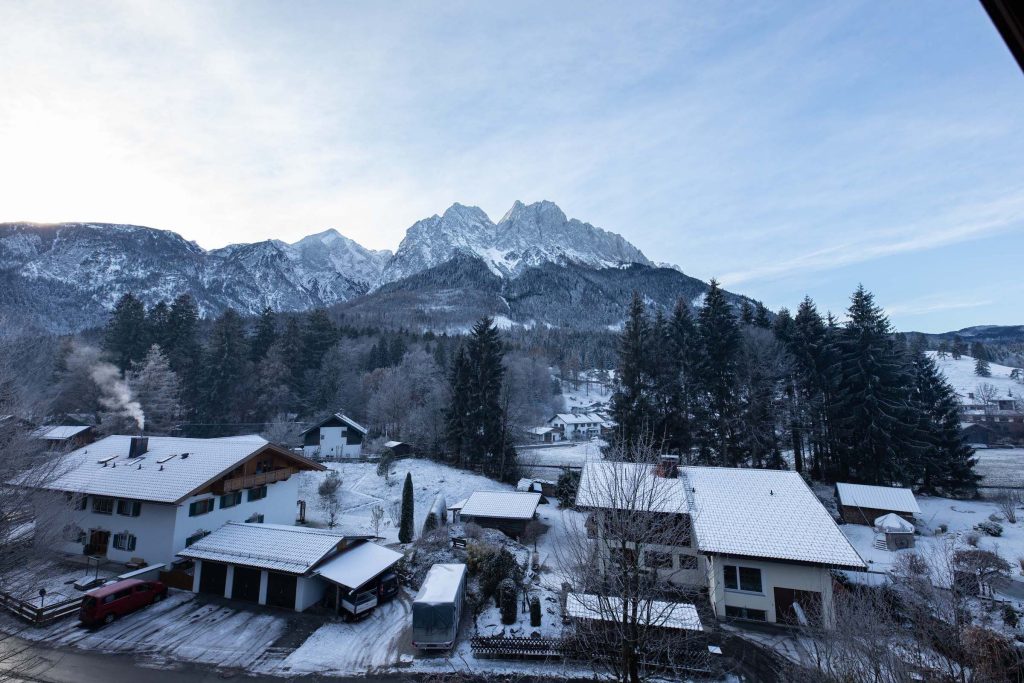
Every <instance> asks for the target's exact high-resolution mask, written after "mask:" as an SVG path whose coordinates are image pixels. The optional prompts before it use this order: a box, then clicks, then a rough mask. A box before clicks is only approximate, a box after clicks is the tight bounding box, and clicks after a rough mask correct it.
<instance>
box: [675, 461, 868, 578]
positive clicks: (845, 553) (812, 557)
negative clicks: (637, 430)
mask: <svg viewBox="0 0 1024 683" xmlns="http://www.w3.org/2000/svg"><path fill="white" fill-rule="evenodd" d="M680 474H681V475H682V476H683V477H684V478H685V480H686V482H687V485H688V486H689V488H690V491H689V495H690V496H691V500H692V503H691V505H692V508H693V509H692V512H691V514H690V518H691V522H692V524H693V530H694V535H695V536H696V539H697V547H698V548H699V549H700V550H701V551H702V552H705V553H718V554H723V555H741V556H747V557H763V558H768V559H777V560H791V561H796V562H807V563H811V564H820V565H827V566H835V567H850V568H858V569H860V568H863V567H864V566H865V565H864V561H863V560H862V559H861V557H860V555H858V554H857V551H856V550H854V548H853V546H851V545H850V542H849V541H848V540H847V539H846V537H845V536H844V535H843V534H842V532H841V531H840V530H839V527H838V526H837V525H836V523H835V521H834V520H833V519H832V516H831V515H830V514H829V513H828V511H827V510H825V507H824V506H823V505H822V504H821V501H819V500H818V498H817V496H815V495H814V493H813V492H812V491H811V489H810V488H808V486H807V484H806V483H805V482H804V480H803V478H801V476H800V475H799V474H798V473H796V472H790V471H780V470H760V469H748V468H732V467H681V468H680Z"/></svg>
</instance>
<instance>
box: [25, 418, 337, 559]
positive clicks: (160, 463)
mask: <svg viewBox="0 0 1024 683" xmlns="http://www.w3.org/2000/svg"><path fill="white" fill-rule="evenodd" d="M322 469H324V467H323V465H319V464H317V463H315V462H311V461H309V460H307V459H305V458H303V457H302V456H300V455H296V454H294V453H291V452H289V451H286V450H284V449H282V448H279V447H277V446H274V445H272V444H270V443H268V442H267V441H266V440H264V439H262V438H260V437H259V436H255V435H252V436H234V437H226V438H220V439H184V438H177V437H161V436H151V437H140V436H108V437H106V438H105V439H101V440H100V441H97V442H95V443H92V444H90V445H88V446H85V447H84V448H80V449H78V450H75V451H72V452H70V453H67V454H65V455H63V456H61V459H60V461H59V464H58V466H57V471H58V473H59V474H58V476H56V477H54V478H53V479H52V480H45V479H43V480H42V481H41V482H37V481H36V480H35V479H34V478H29V479H24V480H22V481H21V482H12V483H15V484H22V485H28V484H32V485H33V486H34V487H35V488H41V489H43V490H44V491H46V492H48V493H50V494H52V495H45V494H44V495H40V496H37V497H36V518H37V519H42V520H54V519H56V520H58V521H59V522H60V524H61V527H59V528H63V529H64V534H63V537H62V539H63V540H62V541H60V542H59V548H57V549H58V550H60V551H63V552H65V553H73V554H77V555H81V554H83V553H85V554H88V555H93V556H100V557H106V558H108V559H110V560H114V561H117V562H125V563H127V562H132V563H136V564H141V563H142V562H145V563H148V564H165V563H168V562H171V561H172V560H173V559H174V556H175V553H177V552H178V551H179V550H181V549H183V548H185V547H186V546H188V545H190V544H192V543H194V542H195V541H196V540H198V539H199V538H202V537H203V536H204V535H206V534H207V533H209V532H211V531H213V530H214V529H217V528H219V527H220V526H221V525H223V524H225V523H226V522H241V521H246V520H248V521H259V522H270V523H285V524H290V523H292V522H294V521H295V506H296V499H297V497H298V495H297V493H298V482H297V478H295V477H293V476H292V475H294V474H295V473H297V472H300V471H303V470H322ZM140 560H141V561H142V562H140Z"/></svg>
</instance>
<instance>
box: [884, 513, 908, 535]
mask: <svg viewBox="0 0 1024 683" xmlns="http://www.w3.org/2000/svg"><path fill="white" fill-rule="evenodd" d="M875 528H876V529H878V530H879V531H884V532H886V533H890V534H912V533H914V525H913V524H911V523H910V522H908V521H907V520H905V519H903V518H902V517H900V516H899V515H897V514H896V513H895V512H890V513H888V514H885V515H882V516H881V517H878V518H876V519H875Z"/></svg>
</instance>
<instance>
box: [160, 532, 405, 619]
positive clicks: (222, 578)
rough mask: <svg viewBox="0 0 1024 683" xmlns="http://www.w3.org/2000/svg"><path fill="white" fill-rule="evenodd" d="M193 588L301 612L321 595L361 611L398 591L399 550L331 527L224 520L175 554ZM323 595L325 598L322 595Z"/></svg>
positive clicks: (337, 605)
mask: <svg viewBox="0 0 1024 683" xmlns="http://www.w3.org/2000/svg"><path fill="white" fill-rule="evenodd" d="M178 555H179V556H180V557H183V558H187V559H191V560H194V562H195V567H194V570H193V581H192V590H193V591H194V592H196V593H206V594H209V595H222V596H224V597H225V598H230V599H232V600H240V601H243V602H251V603H256V604H259V605H270V606H272V607H283V608H286V609H294V610H295V611H297V612H302V611H303V610H305V609H308V608H309V607H311V606H312V605H315V604H318V603H320V602H321V601H324V602H326V603H328V604H329V605H330V606H331V607H332V608H334V609H335V610H337V611H345V612H348V613H350V614H360V613H362V612H365V611H368V610H370V609H373V608H374V607H376V605H377V603H378V601H379V600H380V599H381V598H382V589H383V593H384V594H387V597H391V596H393V595H394V594H395V592H397V588H398V582H397V579H396V578H395V577H394V576H393V575H390V577H388V573H389V570H390V569H391V568H392V567H393V566H394V565H395V563H396V562H398V560H400V559H401V558H402V555H401V553H396V552H395V551H393V550H389V549H387V548H384V547H381V546H379V545H376V544H374V543H370V542H369V541H368V540H366V537H365V536H357V537H352V536H347V535H346V534H344V533H342V532H340V531H334V530H330V529H310V528H306V527H296V526H287V525H281V524H250V523H238V522H229V523H228V524H225V525H224V526H223V527H221V528H220V529H218V530H217V531H215V532H213V533H212V534H210V535H209V536H206V537H205V538H202V539H200V540H199V541H197V542H195V543H194V544H192V545H191V546H189V547H188V548H185V549H184V550H182V551H180V552H179V553H178ZM325 598H326V600H325Z"/></svg>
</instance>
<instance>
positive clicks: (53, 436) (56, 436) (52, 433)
mask: <svg viewBox="0 0 1024 683" xmlns="http://www.w3.org/2000/svg"><path fill="white" fill-rule="evenodd" d="M90 429H92V427H90V426H88V425H85V426H82V425H43V426H42V427H39V428H38V429H36V430H34V431H33V432H32V437H33V438H36V439H47V440H50V441H63V440H64V439H70V438H72V437H74V436H78V435H79V434H81V433H82V432H87V431H89V430H90Z"/></svg>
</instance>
